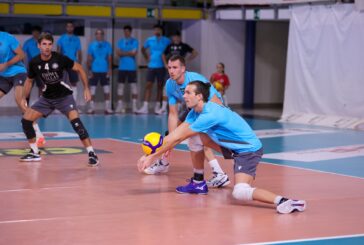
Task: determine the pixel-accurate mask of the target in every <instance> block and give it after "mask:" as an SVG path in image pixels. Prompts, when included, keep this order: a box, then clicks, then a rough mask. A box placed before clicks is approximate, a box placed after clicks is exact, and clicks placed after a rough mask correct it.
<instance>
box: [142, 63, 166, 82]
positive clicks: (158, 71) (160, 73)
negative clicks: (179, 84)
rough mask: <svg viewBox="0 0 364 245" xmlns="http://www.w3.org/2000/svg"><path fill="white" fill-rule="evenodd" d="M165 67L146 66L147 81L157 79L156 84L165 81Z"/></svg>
mask: <svg viewBox="0 0 364 245" xmlns="http://www.w3.org/2000/svg"><path fill="white" fill-rule="evenodd" d="M166 75H167V73H166V68H164V67H163V68H148V73H147V81H148V82H154V81H155V80H157V82H158V84H163V85H164V83H165V82H166Z"/></svg>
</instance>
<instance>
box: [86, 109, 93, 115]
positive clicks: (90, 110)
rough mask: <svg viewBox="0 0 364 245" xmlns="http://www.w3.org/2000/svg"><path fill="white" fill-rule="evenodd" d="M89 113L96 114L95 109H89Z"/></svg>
mask: <svg viewBox="0 0 364 245" xmlns="http://www.w3.org/2000/svg"><path fill="white" fill-rule="evenodd" d="M87 114H95V111H94V109H92V108H90V109H88V110H87Z"/></svg>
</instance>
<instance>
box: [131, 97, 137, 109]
mask: <svg viewBox="0 0 364 245" xmlns="http://www.w3.org/2000/svg"><path fill="white" fill-rule="evenodd" d="M132 103H133V108H136V105H137V100H136V99H132Z"/></svg>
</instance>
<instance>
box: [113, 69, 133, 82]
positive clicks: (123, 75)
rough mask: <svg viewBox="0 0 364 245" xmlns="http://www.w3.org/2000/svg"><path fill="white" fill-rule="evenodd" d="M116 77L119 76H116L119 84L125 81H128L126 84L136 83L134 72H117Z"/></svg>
mask: <svg viewBox="0 0 364 245" xmlns="http://www.w3.org/2000/svg"><path fill="white" fill-rule="evenodd" d="M118 75H119V76H118V78H119V80H118V81H119V83H126V81H128V83H136V82H137V77H136V76H137V75H136V71H122V70H119V74H118Z"/></svg>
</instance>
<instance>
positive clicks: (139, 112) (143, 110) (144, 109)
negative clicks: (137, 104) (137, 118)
mask: <svg viewBox="0 0 364 245" xmlns="http://www.w3.org/2000/svg"><path fill="white" fill-rule="evenodd" d="M135 113H136V114H148V107H146V106H143V107H142V108H140V109H139V110H136V111H135Z"/></svg>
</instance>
